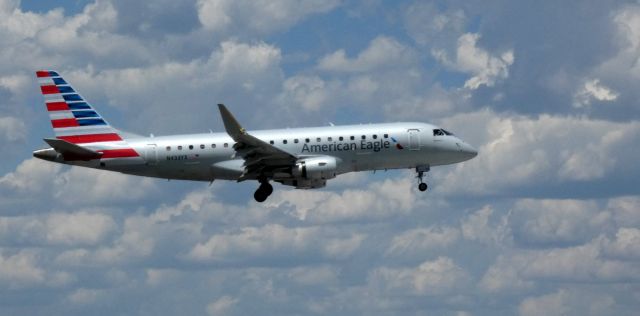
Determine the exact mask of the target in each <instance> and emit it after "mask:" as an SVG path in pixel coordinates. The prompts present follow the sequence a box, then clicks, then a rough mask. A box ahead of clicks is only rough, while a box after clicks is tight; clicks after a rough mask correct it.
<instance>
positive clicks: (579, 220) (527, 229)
mask: <svg viewBox="0 0 640 316" xmlns="http://www.w3.org/2000/svg"><path fill="white" fill-rule="evenodd" d="M609 220H610V214H609V213H607V212H599V209H598V206H597V204H596V203H595V201H582V200H533V199H525V200H519V201H518V202H516V204H515V205H514V207H513V209H512V212H511V214H510V217H509V222H510V226H511V228H512V229H513V230H514V234H515V235H516V238H518V239H519V240H520V242H523V243H528V244H545V243H546V244H553V243H577V242H586V241H588V240H590V239H591V238H593V237H595V236H596V235H597V233H599V232H600V230H601V229H602V227H603V226H605V224H606V223H607V222H608V221H609Z"/></svg>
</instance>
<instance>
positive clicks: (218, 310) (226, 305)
mask: <svg viewBox="0 0 640 316" xmlns="http://www.w3.org/2000/svg"><path fill="white" fill-rule="evenodd" d="M238 301H239V300H238V299H237V298H232V297H230V296H226V295H225V296H223V297H221V298H219V299H217V300H215V301H213V302H211V303H210V304H209V305H207V314H209V315H211V316H218V315H228V312H229V311H230V310H231V308H233V306H234V305H236V304H237V303H238Z"/></svg>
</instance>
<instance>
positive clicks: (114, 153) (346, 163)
mask: <svg viewBox="0 0 640 316" xmlns="http://www.w3.org/2000/svg"><path fill="white" fill-rule="evenodd" d="M36 77H37V80H38V82H39V85H40V89H41V91H42V94H43V96H44V101H45V105H46V107H47V111H48V113H49V116H50V118H51V125H52V126H53V131H54V134H55V138H45V139H44V141H45V142H46V143H47V144H48V145H49V146H50V148H46V149H40V150H36V151H34V152H33V156H34V157H36V158H39V159H43V160H47V161H52V162H56V163H61V164H67V165H73V166H81V167H88V168H95V169H101V170H109V171H115V172H120V173H124V174H130V175H137V176H146V177H155V178H163V179H170V180H171V179H179V180H195V181H209V182H213V181H214V180H219V179H221V180H235V181H238V182H240V181H246V180H254V181H258V183H259V186H258V188H257V190H256V191H255V193H254V199H255V200H256V201H257V202H264V201H265V200H266V199H267V198H268V197H269V196H270V195H271V194H272V193H273V186H272V185H271V184H270V181H273V182H278V183H281V184H283V185H287V186H293V187H295V188H297V189H316V188H322V187H324V186H326V183H327V180H330V179H333V178H335V177H336V176H338V175H341V174H345V173H349V172H357V171H371V170H373V171H375V170H387V169H401V168H411V169H415V171H416V173H417V178H418V189H419V190H420V191H426V190H427V184H426V183H425V182H424V181H423V178H424V174H425V173H426V172H428V171H429V170H430V168H431V167H432V166H440V165H448V164H454V163H459V162H463V161H467V160H469V159H472V158H473V157H475V156H476V155H477V154H478V152H477V150H476V149H474V148H473V147H472V146H471V145H469V144H467V143H466V142H464V141H463V140H461V139H460V138H458V137H456V136H455V135H453V134H452V133H450V132H449V131H447V130H444V129H442V128H440V127H437V126H435V125H432V124H427V123H421V122H401V123H384V124H367V125H345V126H333V125H332V126H326V127H310V128H306V127H305V128H287V129H272V130H256V131H251V132H249V131H247V130H246V129H244V128H243V127H242V125H240V123H239V122H238V121H237V120H236V118H235V117H234V116H233V114H231V112H230V111H229V110H228V109H227V107H226V106H225V105H223V104H219V105H218V108H219V111H220V115H221V117H222V122H223V124H224V128H225V132H224V133H213V132H211V133H204V134H191V135H170V136H153V135H150V137H143V136H138V135H134V134H127V133H124V132H122V131H120V130H118V129H115V128H114V127H112V126H111V125H110V124H109V123H108V122H107V121H106V120H105V119H104V118H103V117H102V116H101V115H100V114H99V113H98V112H97V111H96V110H95V108H94V107H93V106H91V105H90V104H89V102H87V101H86V99H85V98H83V97H82V96H80V94H78V92H77V91H76V89H74V88H73V87H72V86H71V85H70V84H69V83H68V82H67V81H66V80H65V79H63V78H62V76H60V75H59V73H58V72H56V71H53V70H40V71H36ZM274 119H277V117H274Z"/></svg>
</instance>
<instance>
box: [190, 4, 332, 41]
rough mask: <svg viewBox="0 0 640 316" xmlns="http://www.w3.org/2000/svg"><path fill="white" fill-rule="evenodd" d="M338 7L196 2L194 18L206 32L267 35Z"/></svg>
mask: <svg viewBox="0 0 640 316" xmlns="http://www.w3.org/2000/svg"><path fill="white" fill-rule="evenodd" d="M338 4H339V1H336V0H330V1H322V0H310V1H304V2H302V3H301V2H297V1H293V0H277V1H268V0H258V1H232V0H198V3H197V8H198V18H199V19H200V23H202V25H203V26H204V28H205V29H207V30H212V31H218V32H222V31H227V30H233V31H235V32H236V33H242V32H243V31H250V32H252V33H257V34H268V33H271V32H274V31H277V30H283V29H286V28H288V27H290V26H291V25H294V24H295V23H297V22H298V21H300V20H302V19H304V18H305V17H307V16H309V15H312V14H318V13H325V12H328V11H330V10H332V9H333V8H335V7H336V6H337V5H338Z"/></svg>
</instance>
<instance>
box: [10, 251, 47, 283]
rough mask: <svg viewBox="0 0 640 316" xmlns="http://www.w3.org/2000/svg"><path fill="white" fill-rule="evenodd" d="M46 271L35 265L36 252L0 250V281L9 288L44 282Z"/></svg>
mask: <svg viewBox="0 0 640 316" xmlns="http://www.w3.org/2000/svg"><path fill="white" fill-rule="evenodd" d="M45 280H46V272H45V270H43V269H42V268H40V267H39V266H38V265H37V253H36V252H34V251H28V250H21V251H19V252H18V253H16V254H14V255H5V254H4V253H3V252H0V281H3V282H0V283H4V284H5V286H7V285H8V286H9V287H10V288H15V287H17V288H20V287H24V286H30V285H37V284H41V283H44V281H45Z"/></svg>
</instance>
